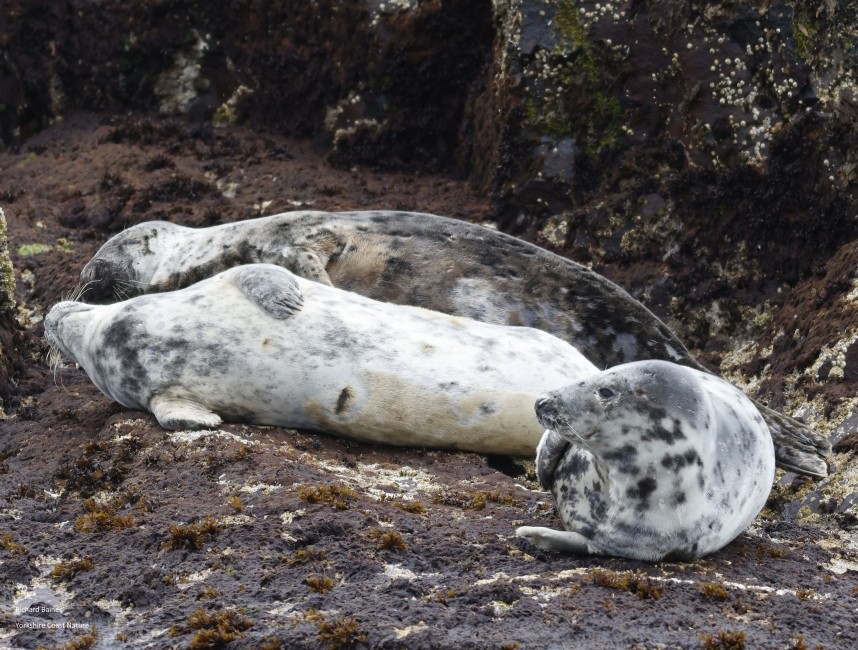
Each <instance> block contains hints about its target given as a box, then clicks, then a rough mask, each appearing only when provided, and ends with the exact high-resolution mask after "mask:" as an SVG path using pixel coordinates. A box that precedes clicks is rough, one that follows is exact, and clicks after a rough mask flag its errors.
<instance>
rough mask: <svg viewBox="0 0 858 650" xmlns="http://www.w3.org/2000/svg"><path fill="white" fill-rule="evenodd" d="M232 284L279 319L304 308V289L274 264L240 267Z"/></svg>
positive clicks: (292, 277)
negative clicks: (302, 292)
mask: <svg viewBox="0 0 858 650" xmlns="http://www.w3.org/2000/svg"><path fill="white" fill-rule="evenodd" d="M233 281H234V283H235V285H236V286H237V287H238V288H239V289H241V291H242V293H244V295H245V296H247V298H248V299H249V300H251V301H252V302H254V303H256V304H257V305H259V307H261V308H262V309H264V310H265V311H266V312H268V314H269V315H271V316H273V317H274V318H278V319H280V320H282V319H284V318H288V317H289V316H291V315H292V314H294V313H295V312H296V311H298V310H299V309H301V305H303V304H304V299H303V297H302V296H301V289H300V288H299V287H298V283H297V282H296V281H295V276H293V275H292V274H291V273H290V272H289V271H286V270H284V269H282V268H280V267H279V266H274V265H273V264H256V265H253V266H239V267H237V268H235V269H234V277H233Z"/></svg>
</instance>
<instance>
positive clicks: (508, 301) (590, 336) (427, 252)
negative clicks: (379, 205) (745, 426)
mask: <svg viewBox="0 0 858 650" xmlns="http://www.w3.org/2000/svg"><path fill="white" fill-rule="evenodd" d="M255 262H266V263H271V264H277V265H279V266H283V267H285V268H288V269H290V270H291V271H293V272H294V273H296V274H297V275H300V276H301V277H305V278H308V279H311V280H316V281H318V282H322V283H326V284H331V285H334V286H337V287H341V288H344V289H348V290H351V291H355V292H357V293H360V294H362V295H365V296H369V297H371V298H374V299H376V300H382V301H385V302H394V303H399V304H408V305H414V306H418V307H425V308H427V309H432V310H435V311H440V312H444V313H447V314H454V315H457V316H466V317H469V318H474V319H476V320H480V321H484V322H487V323H496V324H505V325H521V326H527V327H535V328H537V329H541V330H544V331H546V332H549V333H551V334H554V335H555V336H557V337H559V338H561V339H563V340H564V341H567V342H568V343H570V344H571V345H573V346H574V347H575V348H577V349H578V350H579V351H580V352H581V353H582V354H583V355H584V356H585V357H586V358H587V359H589V360H590V361H591V362H592V363H594V364H595V365H596V366H597V367H598V368H606V367H610V366H616V365H619V364H622V363H628V362H631V361H639V360H644V359H663V360H667V361H674V362H676V363H679V364H682V365H685V366H688V367H691V368H696V369H698V370H702V371H706V369H705V368H703V366H701V365H700V364H698V363H697V361H695V360H694V358H693V357H692V356H691V355H690V354H689V352H688V351H687V350H686V349H685V347H684V346H683V344H682V343H681V342H680V341H679V339H678V338H677V337H676V336H675V335H674V334H673V332H671V331H670V329H669V328H668V327H667V326H666V325H665V324H664V323H662V322H661V321H660V320H659V319H658V318H657V317H656V316H655V315H653V314H652V313H651V312H650V311H649V310H648V309H646V307H644V306H643V305H642V304H640V303H639V302H638V301H637V300H635V299H634V298H632V297H631V296H630V295H629V294H628V293H626V292H625V291H623V289H621V288H620V287H618V286H617V285H616V284H614V283H613V282H611V281H609V280H608V279H606V278H604V277H602V276H600V275H599V274H597V273H595V272H593V271H591V270H590V269H588V268H587V267H585V266H582V265H580V264H576V263H575V262H572V261H571V260H568V259H566V258H563V257H560V256H559V255H555V254H553V253H551V252H549V251H546V250H544V249H542V248H539V247H538V246H534V245H533V244H529V243H527V242H524V241H521V240H519V239H516V238H514V237H510V236H508V235H505V234H503V233H500V232H497V231H494V230H491V229H489V228H483V227H481V226H477V225H473V224H469V223H466V222H463V221H457V220H454V219H448V218H445V217H438V216H434V215H429V214H419V213H403V212H345V213H332V212H304V211H300V212H291V213H284V214H278V215H274V216H271V217H264V218H260V219H251V220H248V221H241V222H237V223H231V224H226V225H221V226H213V227H210V228H201V229H193V228H186V227H182V226H178V225H174V224H171V223H168V222H148V223H143V224H140V225H137V226H134V227H132V228H129V229H128V230H125V231H124V232H122V233H120V234H118V235H116V236H114V237H112V238H111V239H110V240H109V241H108V242H106V243H105V244H104V246H102V247H101V249H100V250H99V251H98V253H97V254H96V255H95V257H94V258H93V259H92V260H91V261H90V262H89V263H88V264H86V266H85V267H84V269H83V271H82V273H81V281H82V286H85V287H86V288H87V293H86V294H85V295H84V298H85V299H86V300H95V301H99V300H104V299H108V298H111V297H114V298H119V299H122V298H125V297H130V296H134V295H138V294H141V293H149V292H158V291H169V290H173V289H178V288H181V287H185V286H188V285H190V284H192V283H194V282H196V281H198V280H201V279H203V278H205V277H209V276H211V275H214V274H215V273H218V272H220V271H223V270H226V269H228V268H230V267H232V266H236V265H239V264H248V263H255ZM757 407H758V408H759V410H760V412H761V413H762V414H763V417H764V418H765V419H766V422H767V423H768V425H769V429H770V431H771V435H772V438H773V440H774V444H775V453H776V456H777V459H778V464H779V465H780V466H781V467H783V468H785V469H790V470H793V471H796V472H799V473H802V474H808V475H810V476H826V475H827V473H828V468H827V464H826V462H825V461H824V459H823V457H824V456H827V455H828V454H829V453H830V452H831V445H830V443H829V442H828V441H827V440H826V439H825V438H822V437H820V436H818V435H817V434H815V433H814V432H812V431H811V430H809V429H808V428H807V427H805V426H804V425H802V424H801V423H799V422H797V421H796V420H793V419H791V418H788V417H785V416H783V415H781V414H779V413H776V412H775V411H772V410H771V409H768V408H766V407H765V406H763V405H761V404H757Z"/></svg>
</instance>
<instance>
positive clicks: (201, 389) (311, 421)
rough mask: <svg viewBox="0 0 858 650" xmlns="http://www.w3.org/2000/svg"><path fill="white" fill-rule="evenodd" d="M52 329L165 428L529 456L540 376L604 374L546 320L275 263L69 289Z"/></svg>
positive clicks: (101, 384)
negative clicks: (370, 291) (398, 297)
mask: <svg viewBox="0 0 858 650" xmlns="http://www.w3.org/2000/svg"><path fill="white" fill-rule="evenodd" d="M45 336H46V338H47V340H48V342H49V343H50V344H51V345H52V346H55V347H56V348H57V349H58V350H59V351H60V352H61V353H62V354H63V356H65V357H67V358H69V359H72V360H74V361H75V362H77V363H78V364H79V365H80V366H81V367H83V369H84V370H85V371H86V373H87V374H88V375H89V377H90V379H92V381H93V382H94V383H95V385H96V386H97V387H98V388H99V389H100V390H101V391H102V392H103V393H105V394H106V395H108V396H109V397H111V398H113V399H115V400H116V401H117V402H119V403H121V404H122V405H124V406H126V407H128V408H135V409H143V410H149V411H151V412H152V413H153V414H154V415H155V417H156V418H157V419H158V422H159V423H160V424H161V426H163V427H164V428H166V429H179V428H210V427H215V426H217V425H218V424H220V422H221V418H223V419H225V420H230V421H242V422H251V423H256V424H269V425H275V426H283V427H297V428H302V429H311V430H316V431H325V432H329V433H336V434H340V435H343V436H346V437H349V438H354V439H357V440H362V441H368V442H378V443H386V444H393V445H408V446H425V447H435V448H448V449H462V450H470V451H476V452H480V453H491V454H510V455H520V456H532V454H533V453H534V450H535V449H536V446H537V444H538V442H539V439H540V437H541V435H542V431H543V429H542V427H541V426H540V424H539V422H538V421H537V419H536V417H534V414H533V404H534V401H535V400H536V398H537V397H538V396H539V395H540V394H541V393H543V392H544V391H546V390H549V389H550V388H553V387H555V386H561V385H565V384H567V383H568V382H569V381H571V380H575V379H578V378H581V377H586V376H588V375H591V374H593V373H595V372H597V369H596V368H595V366H593V364H591V363H590V362H589V361H587V360H586V359H585V358H584V357H583V356H582V355H581V354H580V353H579V352H578V351H577V350H576V349H575V348H574V347H572V346H571V345H569V344H568V343H565V342H564V341H561V340H560V339H558V338H556V337H554V336H551V335H550V334H547V333H545V332H542V331H539V330H533V329H529V328H521V327H504V326H498V325H491V324H487V323H481V322H478V321H475V320H471V319H466V318H460V317H455V316H448V315H446V314H440V313H437V312H432V311H428V310H425V309H420V308H417V307H408V306H403V305H394V304H390V303H383V302H377V301H375V300H372V299H370V298H366V297H364V296H360V295H358V294H355V293H352V292H348V291H343V290H341V289H336V288H334V287H329V286H325V285H323V284H320V283H317V282H312V281H309V280H305V279H303V278H299V277H296V276H294V275H293V274H292V273H290V272H289V271H287V270H285V269H283V268H281V267H277V266H273V265H269V264H256V265H248V266H239V267H235V268H232V269H230V270H228V271H224V272H222V273H220V274H218V275H216V276H215V277H213V278H209V279H207V280H203V281H201V282H199V283H197V284H194V285H192V286H190V287H188V288H186V289H182V290H179V291H175V292H170V293H161V294H154V295H148V296H140V297H137V298H133V299H130V300H127V301H125V302H121V303H115V304H111V305H90V304H85V303H80V302H73V301H66V302H61V303H58V304H57V305H55V306H54V307H53V308H52V309H51V311H50V312H49V313H48V315H47V317H46V318H45Z"/></svg>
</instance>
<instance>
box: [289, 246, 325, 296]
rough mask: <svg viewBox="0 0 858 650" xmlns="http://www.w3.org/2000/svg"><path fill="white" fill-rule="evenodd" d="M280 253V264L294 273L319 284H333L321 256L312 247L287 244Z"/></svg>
mask: <svg viewBox="0 0 858 650" xmlns="http://www.w3.org/2000/svg"><path fill="white" fill-rule="evenodd" d="M282 255H283V262H282V266H283V267H285V268H287V269H289V270H290V271H292V273H294V274H295V275H298V276H301V277H302V278H306V279H307V280H312V281H313V282H318V283H320V284H327V285H328V286H329V287H332V286H334V285H333V283H332V282H331V278H330V276H329V275H328V271H327V270H326V269H325V265H324V263H323V262H322V258H321V257H319V254H318V253H317V252H316V251H314V250H313V249H312V248H308V247H306V246H289V247H288V248H285V249H283V252H282Z"/></svg>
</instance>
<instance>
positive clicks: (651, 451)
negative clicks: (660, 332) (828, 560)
mask: <svg viewBox="0 0 858 650" xmlns="http://www.w3.org/2000/svg"><path fill="white" fill-rule="evenodd" d="M536 412H537V415H538V417H539V420H540V422H541V423H542V424H543V425H544V426H545V427H546V428H547V431H546V432H545V435H544V436H543V438H542V440H541V441H540V444H539V449H538V451H537V461H536V462H537V471H538V474H539V479H540V482H541V483H542V485H543V487H545V488H546V489H549V490H551V492H552V493H553V495H554V498H555V500H556V502H557V508H558V511H559V513H560V518H561V520H562V521H563V525H564V526H565V528H566V530H564V531H558V530H552V529H549V528H541V527H533V526H523V527H521V528H519V529H518V530H517V531H516V534H517V535H518V536H520V537H524V538H526V539H528V540H530V541H531V542H533V543H534V544H536V545H538V546H541V547H544V548H549V549H553V550H560V551H569V552H575V553H592V554H603V555H618V556H622V557H628V558H633V559H639V560H661V559H664V558H669V559H673V560H689V559H694V558H698V557H701V556H703V555H706V554H708V553H712V552H714V551H717V550H718V549H720V548H722V547H723V546H725V545H726V544H728V543H729V542H730V541H732V540H733V539H734V538H735V537H736V536H737V535H738V534H739V533H741V532H742V531H743V530H744V529H745V528H746V527H747V526H748V525H749V524H750V523H751V521H753V519H754V517H756V516H757V514H759V512H760V510H762V508H763V506H764V505H765V503H766V499H767V498H768V495H769V491H770V490H771V486H772V482H773V480H774V471H775V458H774V449H773V446H772V440H771V435H770V434H769V431H768V427H767V426H766V423H765V421H764V420H763V418H762V416H761V415H760V413H759V411H758V410H757V409H756V408H755V406H754V404H753V403H752V402H751V400H749V399H748V398H747V397H745V395H743V394H742V393H741V392H740V391H739V390H738V389H737V388H735V387H734V386H731V385H730V384H728V383H727V382H725V381H724V380H723V379H719V378H718V377H713V376H712V375H710V374H706V373H702V372H699V371H697V370H693V369H691V368H687V367H684V366H679V365H676V364H672V363H667V362H664V361H639V362H636V363H630V364H625V365H621V366H617V367H615V368H611V369H610V370H606V371H604V372H601V373H599V374H597V375H594V376H591V377H588V378H586V379H584V380H581V381H579V382H575V383H573V384H572V385H570V386H567V387H565V388H562V389H560V390H557V391H553V392H551V393H549V394H548V395H547V396H545V397H543V398H541V399H540V400H539V401H538V402H537V403H536Z"/></svg>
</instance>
